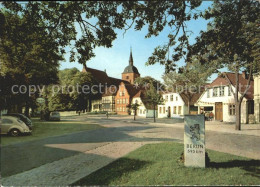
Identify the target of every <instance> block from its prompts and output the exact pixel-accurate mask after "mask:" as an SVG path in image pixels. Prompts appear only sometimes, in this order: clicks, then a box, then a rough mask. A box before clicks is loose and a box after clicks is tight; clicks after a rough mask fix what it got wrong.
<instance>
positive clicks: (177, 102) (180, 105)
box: [158, 92, 200, 118]
mask: <svg viewBox="0 0 260 187" xmlns="http://www.w3.org/2000/svg"><path fill="white" fill-rule="evenodd" d="M199 96H200V94H194V95H193V96H192V99H191V102H190V114H197V111H198V109H197V107H196V106H194V103H195V102H196V101H197V99H198V98H199ZM163 99H164V104H163V105H158V118H183V117H184V115H186V114H188V104H187V103H188V102H187V99H186V97H185V96H184V94H179V93H173V92H170V93H164V94H163Z"/></svg>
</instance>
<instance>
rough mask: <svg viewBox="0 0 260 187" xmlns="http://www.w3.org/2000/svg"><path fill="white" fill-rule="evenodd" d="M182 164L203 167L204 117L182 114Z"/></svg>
mask: <svg viewBox="0 0 260 187" xmlns="http://www.w3.org/2000/svg"><path fill="white" fill-rule="evenodd" d="M184 123H185V126H184V160H185V161H184V165H185V166H187V167H205V117H204V115H185V116H184Z"/></svg>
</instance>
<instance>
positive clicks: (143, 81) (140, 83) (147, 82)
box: [134, 76, 165, 90]
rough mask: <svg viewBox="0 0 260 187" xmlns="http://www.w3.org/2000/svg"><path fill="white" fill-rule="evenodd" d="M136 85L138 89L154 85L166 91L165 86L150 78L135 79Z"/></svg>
mask: <svg viewBox="0 0 260 187" xmlns="http://www.w3.org/2000/svg"><path fill="white" fill-rule="evenodd" d="M134 84H135V85H137V86H138V87H143V88H148V87H149V85H150V84H153V86H154V87H155V88H158V89H160V90H164V89H165V86H164V85H163V84H162V83H161V82H160V81H158V80H156V79H154V78H152V77H150V76H145V77H138V78H136V79H135V82H134Z"/></svg>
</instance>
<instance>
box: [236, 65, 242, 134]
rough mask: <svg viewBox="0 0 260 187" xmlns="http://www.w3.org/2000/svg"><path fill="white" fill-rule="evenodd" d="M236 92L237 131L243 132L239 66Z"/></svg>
mask: <svg viewBox="0 0 260 187" xmlns="http://www.w3.org/2000/svg"><path fill="white" fill-rule="evenodd" d="M235 73H236V92H235V104H236V107H235V111H236V127H235V129H236V130H241V120H240V119H241V102H239V100H238V94H239V69H238V65H237V67H236V72H235Z"/></svg>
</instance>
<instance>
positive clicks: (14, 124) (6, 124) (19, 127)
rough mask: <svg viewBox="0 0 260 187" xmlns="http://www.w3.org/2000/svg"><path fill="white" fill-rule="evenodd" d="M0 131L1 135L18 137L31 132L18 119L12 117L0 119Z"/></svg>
mask: <svg viewBox="0 0 260 187" xmlns="http://www.w3.org/2000/svg"><path fill="white" fill-rule="evenodd" d="M1 118H2V119H1V125H0V131H1V134H10V135H11V136H19V135H20V134H29V133H31V132H32V131H31V130H30V129H29V127H28V126H27V125H26V124H25V123H24V122H23V121H22V120H20V119H19V118H17V117H13V116H2V117H1Z"/></svg>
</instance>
